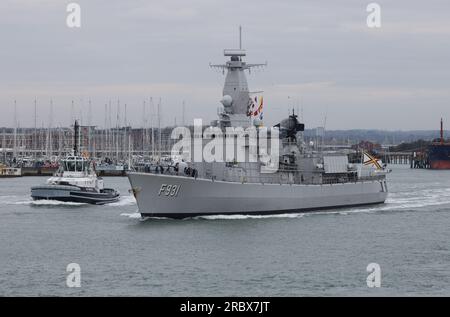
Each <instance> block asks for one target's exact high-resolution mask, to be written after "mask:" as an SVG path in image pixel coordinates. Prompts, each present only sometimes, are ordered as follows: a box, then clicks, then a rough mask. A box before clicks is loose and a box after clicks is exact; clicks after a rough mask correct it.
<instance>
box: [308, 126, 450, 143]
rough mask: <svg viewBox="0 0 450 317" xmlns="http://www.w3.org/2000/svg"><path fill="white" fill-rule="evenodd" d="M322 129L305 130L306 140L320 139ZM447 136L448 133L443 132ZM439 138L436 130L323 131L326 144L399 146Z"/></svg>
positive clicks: (449, 133)
mask: <svg viewBox="0 0 450 317" xmlns="http://www.w3.org/2000/svg"><path fill="white" fill-rule="evenodd" d="M322 131H323V130H322V129H306V130H305V136H306V137H307V138H316V137H321V133H323V132H322ZM445 135H446V136H449V135H450V131H445ZM438 137H439V131H437V130H417V131H383V130H327V131H325V142H326V143H341V144H342V143H351V144H355V143H359V142H360V141H370V142H373V143H379V144H383V145H399V144H401V143H411V142H416V141H418V142H419V140H420V142H426V141H431V140H433V139H436V138H438Z"/></svg>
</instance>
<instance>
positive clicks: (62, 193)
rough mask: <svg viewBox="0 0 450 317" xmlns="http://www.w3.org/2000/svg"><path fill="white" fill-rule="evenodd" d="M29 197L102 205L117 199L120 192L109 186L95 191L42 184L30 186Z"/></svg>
mask: <svg viewBox="0 0 450 317" xmlns="http://www.w3.org/2000/svg"><path fill="white" fill-rule="evenodd" d="M31 198H33V199H34V200H57V201H64V202H77V203H87V204H94V205H104V204H109V203H113V202H116V201H118V200H119V198H120V194H119V192H117V191H116V190H114V189H109V188H106V189H103V190H101V191H100V192H96V191H90V190H86V189H83V188H80V187H77V186H67V185H43V186H34V187H32V188H31Z"/></svg>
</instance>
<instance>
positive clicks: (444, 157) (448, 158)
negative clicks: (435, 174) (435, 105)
mask: <svg viewBox="0 0 450 317" xmlns="http://www.w3.org/2000/svg"><path fill="white" fill-rule="evenodd" d="M428 158H429V161H430V168H431V169H436V170H443V169H450V142H449V141H448V140H447V141H446V140H445V139H444V122H443V120H442V119H441V133H440V138H439V139H435V140H433V142H432V143H431V144H430V145H429V147H428Z"/></svg>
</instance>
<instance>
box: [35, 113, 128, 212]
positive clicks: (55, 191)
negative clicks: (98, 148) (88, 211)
mask: <svg viewBox="0 0 450 317" xmlns="http://www.w3.org/2000/svg"><path fill="white" fill-rule="evenodd" d="M78 133H79V126H78V122H76V121H75V135H74V139H75V140H74V151H73V155H69V156H67V157H66V158H65V159H63V160H61V162H60V167H59V169H58V171H57V172H56V173H55V175H53V176H52V177H50V178H49V179H48V180H47V182H46V184H45V185H40V186H33V187H31V197H32V198H33V199H34V200H42V199H44V200H58V201H64V202H78V203H88V204H96V205H103V204H108V203H112V202H116V201H118V200H119V198H120V193H119V192H118V191H117V190H115V189H112V188H104V187H103V179H102V178H101V177H97V174H96V173H95V168H94V163H93V162H92V161H91V160H89V159H86V158H84V157H82V156H80V155H79V154H78Z"/></svg>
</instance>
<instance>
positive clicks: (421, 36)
mask: <svg viewBox="0 0 450 317" xmlns="http://www.w3.org/2000/svg"><path fill="white" fill-rule="evenodd" d="M69 2H70V1H60V0H29V1H26V0H2V1H1V2H0V14H1V16H0V43H1V50H0V74H1V75H0V107H1V116H0V126H3V125H9V126H12V125H13V104H14V99H17V105H18V114H19V115H18V120H19V121H20V125H21V126H32V125H33V120H34V119H33V101H34V98H35V97H37V100H38V111H39V117H38V125H39V126H40V125H44V126H46V125H47V122H48V119H49V115H48V113H49V103H50V98H53V103H54V120H53V121H54V124H55V125H59V124H60V125H68V123H69V119H70V103H71V100H72V99H73V100H74V101H75V104H76V108H77V113H82V116H83V121H84V123H87V118H86V117H87V116H86V115H87V111H88V106H87V104H88V100H89V98H90V99H91V100H92V108H93V110H92V113H93V118H92V123H93V124H98V125H103V122H104V104H105V103H108V101H109V100H110V99H111V100H112V104H113V107H112V108H113V110H114V113H113V115H112V117H113V118H114V119H113V122H115V117H116V114H115V112H116V108H117V98H119V99H120V102H121V107H122V108H121V111H122V112H123V105H124V104H125V103H126V104H127V109H128V113H127V117H128V120H129V121H130V122H131V123H132V124H133V125H135V126H140V125H141V124H142V103H143V100H144V99H147V100H148V98H149V97H153V98H154V99H159V98H160V97H161V98H162V108H163V121H164V123H165V124H173V122H174V117H177V120H178V122H180V120H181V104H182V101H183V100H185V101H186V119H187V120H189V121H192V119H193V118H194V117H195V118H203V119H204V120H205V121H206V122H209V121H210V120H212V119H215V117H216V111H217V107H218V106H219V105H220V104H219V100H220V99H221V90H222V84H223V80H224V77H223V75H222V73H220V72H217V71H213V70H211V69H210V68H209V66H208V64H209V62H213V63H219V62H223V61H224V57H223V56H222V52H223V49H224V48H234V47H236V46H237V45H238V38H237V28H238V25H240V24H241V25H242V26H243V28H244V34H243V43H244V48H246V49H247V55H248V56H247V59H246V60H247V61H249V62H254V63H257V62H265V61H267V62H268V67H267V68H266V69H265V70H263V71H257V72H252V74H251V75H249V76H248V80H249V85H250V89H251V90H264V91H265V92H264V96H265V101H266V105H265V122H266V124H273V123H276V122H277V121H278V120H279V119H280V118H282V117H283V116H285V115H286V114H287V112H288V109H289V108H292V106H293V103H294V101H295V103H296V104H298V103H299V102H298V100H301V103H302V105H303V113H304V119H305V121H306V125H307V127H314V126H318V125H322V124H323V121H324V117H325V114H326V116H327V128H328V129H351V128H377V129H378V128H379V129H391V130H394V129H437V128H438V124H439V119H440V117H441V116H443V117H444V118H446V119H447V121H448V124H447V125H448V126H450V89H449V83H450V61H449V56H450V18H449V15H448V12H450V2H449V1H448V0H430V1H419V0H408V1H406V0H396V1H387V0H383V1H381V0H380V1H376V2H377V3H379V4H380V5H381V8H382V27H381V28H380V29H369V28H368V27H367V26H366V17H367V14H368V13H367V12H366V6H367V4H369V3H370V2H372V1H362V0H343V1H335V0H329V1H312V0H311V1H305V0H303V1H299V0H289V1H273V0H272V1H268V0H253V1H243V0H241V1H236V0H218V1H211V0H190V1H186V0H166V1H148V0H145V1H144V0H126V1H125V0H123V1H117V0H107V1H106V0H78V1H74V2H77V3H79V4H80V5H81V10H82V12H81V18H82V22H81V23H82V27H81V28H80V29H69V28H68V27H67V26H66V22H65V21H66V16H67V13H66V5H67V4H68V3H69ZM147 108H148V106H147ZM121 117H122V120H123V113H122V114H121Z"/></svg>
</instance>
